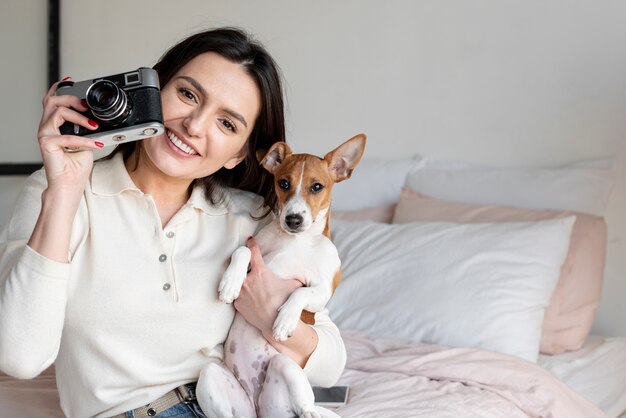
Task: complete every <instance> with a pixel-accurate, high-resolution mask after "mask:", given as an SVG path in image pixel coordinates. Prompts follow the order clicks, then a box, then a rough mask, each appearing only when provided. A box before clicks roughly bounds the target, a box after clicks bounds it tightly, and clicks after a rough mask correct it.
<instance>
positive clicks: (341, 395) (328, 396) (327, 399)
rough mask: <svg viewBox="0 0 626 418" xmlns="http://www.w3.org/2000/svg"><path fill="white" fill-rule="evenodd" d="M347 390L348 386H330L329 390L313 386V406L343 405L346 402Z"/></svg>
mask: <svg viewBox="0 0 626 418" xmlns="http://www.w3.org/2000/svg"><path fill="white" fill-rule="evenodd" d="M348 390H349V387H348V386H331V387H329V388H323V387H321V386H313V394H314V395H315V405H319V406H326V407H336V406H341V405H345V403H346V402H348Z"/></svg>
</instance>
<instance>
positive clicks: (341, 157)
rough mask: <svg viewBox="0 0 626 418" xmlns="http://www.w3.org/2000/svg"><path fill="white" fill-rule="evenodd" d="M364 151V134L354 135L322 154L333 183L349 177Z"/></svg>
mask: <svg viewBox="0 0 626 418" xmlns="http://www.w3.org/2000/svg"><path fill="white" fill-rule="evenodd" d="M364 151H365V134H359V135H356V136H354V137H352V138H350V139H348V140H347V141H346V142H344V143H343V144H341V145H339V146H338V147H337V148H335V149H334V150H332V151H331V152H329V153H328V154H326V155H325V156H324V161H326V162H327V163H328V167H329V168H330V173H331V175H332V176H333V180H334V181H335V183H339V182H340V181H343V180H345V179H348V178H350V176H351V175H352V170H354V167H356V165H357V164H358V163H359V161H361V157H362V156H363V152H364Z"/></svg>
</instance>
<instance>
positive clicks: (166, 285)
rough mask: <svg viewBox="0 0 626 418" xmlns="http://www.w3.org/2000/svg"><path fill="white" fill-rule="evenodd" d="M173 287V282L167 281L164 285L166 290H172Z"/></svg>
mask: <svg viewBox="0 0 626 418" xmlns="http://www.w3.org/2000/svg"><path fill="white" fill-rule="evenodd" d="M171 287H172V285H171V284H169V283H165V284H164V285H163V290H165V291H166V292H167V291H168V290H170V288H171Z"/></svg>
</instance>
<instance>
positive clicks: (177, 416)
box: [126, 401, 207, 418]
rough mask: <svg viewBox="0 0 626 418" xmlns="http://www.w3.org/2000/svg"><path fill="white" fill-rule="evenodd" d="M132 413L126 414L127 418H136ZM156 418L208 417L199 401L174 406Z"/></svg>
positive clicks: (155, 417)
mask: <svg viewBox="0 0 626 418" xmlns="http://www.w3.org/2000/svg"><path fill="white" fill-rule="evenodd" d="M133 415H134V414H133V413H132V412H130V411H129V412H127V413H126V418H134V417H133ZM154 418H207V417H206V415H204V413H203V412H202V410H201V409H200V405H198V401H195V402H192V403H190V404H186V405H185V404H182V403H179V404H178V405H174V406H173V407H171V408H169V409H166V410H165V411H163V412H161V413H160V414H156V415H155V416H154Z"/></svg>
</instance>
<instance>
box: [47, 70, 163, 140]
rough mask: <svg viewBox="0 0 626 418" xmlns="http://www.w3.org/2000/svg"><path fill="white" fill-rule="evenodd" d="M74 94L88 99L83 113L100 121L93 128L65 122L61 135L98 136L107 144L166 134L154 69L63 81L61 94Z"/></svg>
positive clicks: (59, 91)
mask: <svg viewBox="0 0 626 418" xmlns="http://www.w3.org/2000/svg"><path fill="white" fill-rule="evenodd" d="M64 94H70V95H73V96H76V97H79V98H81V99H83V100H84V101H85V102H87V106H88V107H89V109H88V110H87V111H86V112H83V113H82V114H83V115H85V116H87V117H88V118H89V119H91V120H94V121H96V122H98V129H96V130H93V131H92V130H89V129H86V128H84V127H82V126H80V125H77V124H74V123H70V122H65V123H64V124H63V125H61V127H60V131H61V134H64V135H79V136H84V137H88V138H97V139H98V141H100V142H102V143H104V145H105V146H107V145H115V144H120V143H123V142H129V141H136V140H139V139H145V138H149V137H152V136H156V135H160V134H162V133H163V132H164V131H165V129H164V127H163V113H162V111H161V95H160V92H159V76H158V75H157V72H156V71H154V70H153V69H151V68H139V69H137V70H136V71H130V72H127V73H121V74H115V75H111V76H108V77H101V78H96V79H93V80H84V81H77V82H73V81H63V82H61V83H59V86H58V88H57V91H56V95H57V96H61V95H64Z"/></svg>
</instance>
